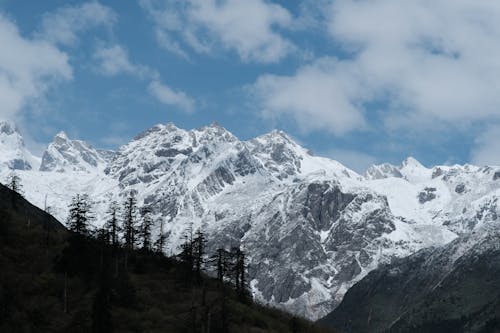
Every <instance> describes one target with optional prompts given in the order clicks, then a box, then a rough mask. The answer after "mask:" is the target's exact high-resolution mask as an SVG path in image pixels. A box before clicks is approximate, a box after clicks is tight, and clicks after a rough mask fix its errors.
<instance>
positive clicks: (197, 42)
mask: <svg viewBox="0 0 500 333" xmlns="http://www.w3.org/2000/svg"><path fill="white" fill-rule="evenodd" d="M140 4H141V6H142V7H143V8H144V9H145V10H146V11H147V12H148V13H149V15H150V16H151V18H152V19H153V20H154V22H155V24H156V27H155V30H156V37H157V40H158V43H159V44H160V46H162V47H163V48H165V49H166V50H168V51H170V52H172V53H174V54H177V55H179V56H182V57H187V56H188V49H189V50H192V51H194V52H197V53H205V54H206V53H211V52H213V51H215V50H216V49H218V48H219V46H222V48H224V49H227V50H233V51H236V52H237V54H238V55H239V57H240V59H241V60H242V61H243V62H258V63H273V62H277V61H279V60H281V59H283V58H284V57H285V56H286V55H287V54H289V53H290V52H291V51H293V49H294V46H293V44H292V43H291V42H290V41H289V40H287V39H286V38H285V37H283V36H282V34H280V32H279V28H288V27H290V25H291V23H292V21H293V20H292V16H291V14H290V13H289V12H288V10H286V9H285V8H283V7H282V6H280V5H278V4H274V3H271V2H268V1H264V0H254V1H248V0H225V1H217V0H187V1H185V2H181V3H180V2H178V1H175V0H141V1H140Z"/></svg>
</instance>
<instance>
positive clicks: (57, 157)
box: [40, 131, 105, 172]
mask: <svg viewBox="0 0 500 333" xmlns="http://www.w3.org/2000/svg"><path fill="white" fill-rule="evenodd" d="M104 164H105V159H104V158H103V157H102V156H101V155H100V154H99V153H98V152H97V150H95V149H94V148H93V147H92V146H91V145H90V144H88V143H87V142H85V141H81V140H71V139H69V138H68V136H67V134H66V133H65V132H64V131H61V132H59V133H57V134H56V136H55V137H54V140H53V141H52V143H50V144H49V146H48V147H47V149H46V150H45V152H44V153H43V156H42V163H41V165H40V171H57V172H64V171H68V170H70V171H87V172H89V171H91V170H94V169H96V168H98V167H99V166H100V165H104Z"/></svg>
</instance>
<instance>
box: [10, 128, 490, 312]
mask: <svg viewBox="0 0 500 333" xmlns="http://www.w3.org/2000/svg"><path fill="white" fill-rule="evenodd" d="M16 135H19V136H20V134H19V133H18V132H16ZM2 149H4V148H2ZM2 156H3V155H2ZM6 156H7V155H6ZM45 156H46V157H45ZM40 164H41V166H43V168H42V167H40V170H38V169H37V168H33V167H32V168H31V170H18V174H19V176H20V177H21V179H22V182H23V184H24V185H25V192H26V193H25V194H26V197H27V198H28V199H29V200H30V201H32V202H34V203H35V204H36V205H38V206H39V207H44V205H45V203H46V202H47V205H49V206H51V209H52V210H51V211H52V212H53V214H54V215H55V216H56V217H58V218H59V219H61V220H63V221H64V220H65V217H66V214H67V205H68V203H69V201H70V199H71V197H72V196H73V195H74V194H75V193H88V194H89V195H90V197H91V198H93V200H95V204H94V207H95V210H96V215H97V217H98V219H97V220H96V221H102V220H103V218H104V217H105V214H106V210H107V205H108V204H109V202H110V201H111V200H118V201H122V200H123V198H124V197H125V196H126V195H128V193H130V191H133V192H135V193H137V198H138V202H139V204H140V205H141V206H147V207H149V208H150V209H151V210H152V212H153V215H154V217H155V219H157V220H158V219H160V218H162V219H164V220H165V221H166V222H167V223H166V227H165V233H166V236H167V244H168V251H171V252H176V251H178V246H179V244H180V242H181V241H182V239H183V236H184V234H185V233H186V231H187V230H188V229H189V228H194V229H195V230H196V229H197V228H203V229H204V230H205V232H207V233H208V234H210V236H211V237H210V239H211V242H210V243H209V244H208V247H209V249H212V250H213V249H215V248H217V247H218V246H221V245H222V244H232V245H234V246H241V247H243V248H245V250H246V251H247V253H249V263H250V268H249V277H250V285H251V288H252V291H253V293H254V295H255V297H256V298H258V299H259V300H260V301H262V302H263V303H269V304H273V305H276V306H279V307H282V308H285V309H287V310H288V311H291V312H294V313H297V314H300V315H303V316H306V317H308V318H310V319H317V318H320V317H322V316H324V315H326V314H328V313H329V312H330V311H332V310H333V309H334V308H335V307H336V306H337V305H338V304H339V303H340V301H341V300H342V298H343V296H344V294H345V293H346V291H347V290H348V289H349V288H350V287H351V286H352V285H353V284H354V283H356V282H357V281H359V280H361V279H362V278H363V277H364V276H366V275H367V274H368V273H369V272H370V271H371V270H373V269H375V268H377V267H379V266H380V265H381V264H386V263H389V262H390V261H392V260H393V259H395V258H402V257H406V256H408V255H411V254H413V253H416V252H417V251H418V250H420V249H423V248H428V247H431V246H442V245H445V244H448V243H449V242H451V241H452V240H454V239H455V238H457V237H459V236H462V235H467V234H469V233H471V232H474V231H475V230H476V229H477V228H480V227H481V225H483V224H485V223H496V221H497V216H499V215H498V214H499V210H498V208H497V204H496V203H497V199H498V197H499V196H500V168H496V167H477V166H472V165H465V166H460V165H455V166H436V167H433V168H426V167H424V166H423V165H421V164H420V163H419V162H418V161H416V160H415V159H413V158H408V159H406V160H405V161H404V162H403V163H402V164H401V166H393V165H389V164H384V165H381V166H373V167H372V168H370V169H369V170H368V171H367V172H366V173H365V175H359V174H357V173H356V172H354V171H352V170H350V169H349V168H347V167H345V166H343V165H342V164H341V163H339V162H337V161H335V160H332V159H328V158H323V157H318V156H313V155H311V154H310V153H309V151H308V150H307V149H305V148H303V147H301V146H300V145H299V144H297V143H296V142H294V140H293V139H292V138H291V137H290V136H288V135H287V134H286V133H284V132H282V131H277V130H275V131H272V132H270V133H267V134H264V135H261V136H259V137H257V138H254V139H251V140H248V141H240V140H239V139H238V138H237V137H236V136H234V135H233V134H232V133H230V132H229V131H228V130H227V129H225V128H223V127H222V126H220V125H218V124H216V123H214V124H211V125H209V126H205V127H202V128H198V129H193V130H184V129H180V128H177V127H176V126H175V125H174V124H171V123H170V124H165V125H164V124H159V125H156V126H154V127H152V128H150V129H148V130H146V131H144V132H142V133H140V134H139V135H137V136H136V137H135V138H134V139H133V140H132V141H130V142H129V143H127V144H125V145H123V146H122V147H120V149H119V150H118V151H117V152H102V151H99V150H97V149H95V148H93V147H92V146H91V145H89V144H86V143H84V142H83V141H77V140H70V139H68V138H67V136H66V135H62V134H60V135H57V136H56V137H55V139H54V142H53V143H51V144H50V145H49V147H48V148H47V150H46V152H45V153H44V158H42V160H41V163H40ZM2 165H3V166H2V167H1V168H0V177H1V179H5V178H6V177H7V175H8V174H9V173H10V172H11V169H13V167H12V164H8V163H4V164H2ZM96 223H99V222H96ZM156 232H158V231H156Z"/></svg>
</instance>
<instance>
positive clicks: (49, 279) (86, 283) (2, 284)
mask: <svg viewBox="0 0 500 333" xmlns="http://www.w3.org/2000/svg"><path fill="white" fill-rule="evenodd" d="M101 236H102V235H100V234H99V233H95V234H94V235H93V236H92V237H90V236H84V235H80V234H75V233H72V232H69V231H67V230H66V229H65V228H64V227H63V226H62V225H61V224H60V223H59V222H58V221H56V220H55V219H54V218H53V217H52V216H50V215H49V214H47V213H45V212H44V211H41V210H39V209H38V208H36V207H34V206H32V205H31V204H30V203H28V202H27V201H25V200H24V199H23V198H22V197H21V196H20V195H18V194H17V193H15V192H12V191H10V190H9V189H7V188H6V187H4V186H1V185H0V268H1V269H0V332H73V333H77V332H331V330H325V329H321V328H318V327H316V326H314V325H313V324H312V323H310V322H308V321H305V320H302V319H299V318H296V317H293V316H291V315H289V314H286V313H284V312H281V311H278V310H273V309H269V308H265V307H263V306H260V305H257V304H256V303H254V302H253V301H252V300H251V298H250V297H249V295H248V293H242V292H241V290H236V288H235V287H234V286H233V285H231V284H229V283H225V282H221V281H220V280H219V279H213V278H209V277H207V276H206V275H205V274H203V273H201V274H200V275H198V274H197V271H196V269H194V270H193V269H192V267H187V266H186V263H185V262H181V261H179V260H177V259H173V258H167V257H165V256H164V255H162V254H159V253H155V252H152V251H147V250H130V251H129V250H126V249H124V248H123V247H122V246H116V245H115V246H113V245H112V243H111V242H109V240H108V241H105V240H103V239H102V237H101ZM194 267H196V264H194ZM240 284H241V285H243V283H242V282H241V281H240Z"/></svg>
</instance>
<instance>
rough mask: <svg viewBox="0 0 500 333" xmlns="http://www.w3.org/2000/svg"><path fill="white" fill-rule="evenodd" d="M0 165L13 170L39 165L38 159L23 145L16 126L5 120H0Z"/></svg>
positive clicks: (29, 168) (30, 168)
mask: <svg viewBox="0 0 500 333" xmlns="http://www.w3.org/2000/svg"><path fill="white" fill-rule="evenodd" d="M0 165H3V166H5V167H7V168H9V169H13V170H32V169H35V170H36V169H38V166H39V165H40V159H39V158H36V157H35V156H33V155H32V154H31V153H30V152H29V151H28V150H27V149H26V147H25V146H24V140H23V137H22V136H21V134H20V133H19V130H18V129H17V127H16V126H15V125H14V124H13V123H11V122H6V121H0Z"/></svg>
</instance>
